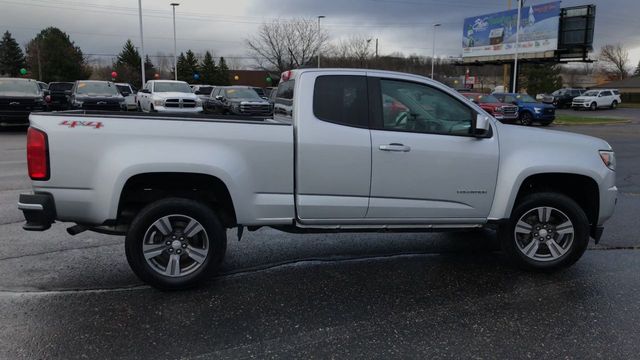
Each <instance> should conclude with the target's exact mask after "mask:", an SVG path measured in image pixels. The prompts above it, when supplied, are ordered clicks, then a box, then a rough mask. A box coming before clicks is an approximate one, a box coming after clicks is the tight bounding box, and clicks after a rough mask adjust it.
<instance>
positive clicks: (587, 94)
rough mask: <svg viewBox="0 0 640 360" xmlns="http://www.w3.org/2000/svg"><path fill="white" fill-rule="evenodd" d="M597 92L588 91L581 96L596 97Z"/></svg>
mask: <svg viewBox="0 0 640 360" xmlns="http://www.w3.org/2000/svg"><path fill="white" fill-rule="evenodd" d="M598 92H599V91H597V90H589V91H587V92H586V93H584V94H582V96H598Z"/></svg>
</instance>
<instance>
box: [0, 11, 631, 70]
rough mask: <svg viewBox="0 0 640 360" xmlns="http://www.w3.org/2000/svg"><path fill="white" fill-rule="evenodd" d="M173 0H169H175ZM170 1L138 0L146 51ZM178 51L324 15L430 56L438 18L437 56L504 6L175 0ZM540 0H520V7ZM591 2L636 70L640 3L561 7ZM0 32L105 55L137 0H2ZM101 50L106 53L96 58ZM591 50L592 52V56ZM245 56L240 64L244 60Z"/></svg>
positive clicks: (117, 45) (339, 29)
mask: <svg viewBox="0 0 640 360" xmlns="http://www.w3.org/2000/svg"><path fill="white" fill-rule="evenodd" d="M174 1H175V0H174ZM516 1H517V0H513V2H514V4H515V2H516ZM170 2H171V1H170V0H168V1H164V0H142V4H143V22H144V33H145V39H144V40H145V50H146V52H147V53H148V54H151V55H153V54H156V53H158V52H163V53H165V54H172V53H173V29H172V22H171V7H170V5H169V3H170ZM178 2H180V6H179V7H177V10H176V18H177V20H176V22H177V33H178V35H177V37H178V52H180V51H185V50H187V49H192V50H194V51H195V52H204V51H205V50H211V51H212V52H213V53H214V54H215V55H216V56H221V55H222V56H225V57H238V58H243V57H246V56H247V55H248V54H247V50H246V46H245V45H244V39H245V38H246V37H247V36H249V35H250V34H251V33H253V32H255V31H256V29H257V28H258V26H259V25H260V24H261V23H262V22H264V21H270V20H272V19H275V18H292V17H313V18H315V17H316V16H317V15H325V16H326V17H327V18H326V19H323V22H322V26H323V28H325V29H327V30H328V31H329V33H330V35H331V38H332V40H339V39H341V38H346V37H349V36H351V35H361V36H366V37H370V38H379V41H380V53H381V54H388V53H391V52H396V51H400V52H403V53H405V54H414V53H415V54H420V55H431V49H432V46H433V45H432V36H431V30H432V24H434V23H441V24H442V26H441V27H440V28H439V29H438V33H437V40H436V54H437V56H444V57H447V56H459V55H460V54H461V46H462V45H461V41H462V23H463V20H464V18H465V17H470V16H475V15H481V14H486V13H491V12H497V11H502V10H506V9H507V3H508V0H178ZM545 2H548V1H546V0H542V1H540V0H538V1H532V0H526V2H525V5H533V4H541V3H545ZM589 3H593V4H596V5H597V14H596V29H595V46H596V48H597V47H599V46H601V45H602V44H606V43H615V42H621V43H623V44H624V45H625V46H626V47H627V48H628V49H629V51H630V58H631V61H632V64H633V66H634V67H635V66H636V65H637V64H638V61H639V60H640V32H639V29H640V19H639V17H638V14H640V0H591V1H588V0H584V1H581V0H565V1H562V5H561V6H562V7H567V6H575V5H585V4H589ZM0 5H1V8H2V11H1V12H0V30H2V31H4V30H9V31H10V32H11V33H12V34H13V35H14V36H15V37H16V39H17V40H18V42H19V43H20V44H22V45H24V44H26V43H27V41H29V40H30V39H31V38H33V37H34V36H35V35H36V33H37V32H38V31H39V30H41V29H42V28H44V27H47V26H56V27H59V28H61V29H62V30H64V31H66V32H67V33H68V34H69V35H70V36H71V38H72V40H73V41H75V43H76V44H77V45H79V46H80V47H81V48H82V50H83V51H84V52H85V54H92V55H90V56H91V57H92V58H94V59H99V58H102V59H104V60H109V61H110V60H111V58H110V57H109V54H117V53H118V52H119V51H120V49H121V48H122V45H123V43H124V41H125V40H126V39H127V38H131V39H132V40H133V41H134V43H135V44H136V45H137V46H139V43H140V36H139V30H138V26H139V25H138V10H137V6H138V1H137V0H110V1H107V0H87V1H81V0H56V1H51V0H0ZM101 54H106V56H102V55H101ZM595 56H596V54H595V53H594V54H592V57H595ZM246 61H248V60H246V59H243V62H245V63H246Z"/></svg>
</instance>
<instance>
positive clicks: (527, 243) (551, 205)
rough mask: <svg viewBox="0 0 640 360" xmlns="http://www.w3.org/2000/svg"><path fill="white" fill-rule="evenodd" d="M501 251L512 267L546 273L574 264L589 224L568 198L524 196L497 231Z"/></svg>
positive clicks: (544, 194)
mask: <svg viewBox="0 0 640 360" xmlns="http://www.w3.org/2000/svg"><path fill="white" fill-rule="evenodd" d="M500 241H501V244H502V248H503V249H504V251H505V252H506V253H507V255H508V256H509V258H510V259H511V260H512V261H513V262H515V263H516V265H518V266H520V267H521V268H524V269H527V270H540V271H550V270H557V269H560V268H563V267H567V266H570V265H572V264H573V263H575V262H576V261H578V259H580V257H581V256H582V255H583V254H584V252H585V250H586V249H587V245H588V243H589V221H588V219H587V216H586V214H585V213H584V211H583V210H582V208H580V206H578V204H576V202H575V201H573V200H572V199H571V198H569V197H567V196H565V195H562V194H558V193H538V194H532V195H528V196H527V197H525V198H524V199H523V200H522V201H521V202H520V204H519V205H518V206H516V208H515V209H514V211H513V213H512V215H511V218H510V219H509V221H508V223H507V224H506V225H505V226H504V227H503V228H501V230H500Z"/></svg>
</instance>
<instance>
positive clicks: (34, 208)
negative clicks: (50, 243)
mask: <svg viewBox="0 0 640 360" xmlns="http://www.w3.org/2000/svg"><path fill="white" fill-rule="evenodd" d="M18 209H20V210H22V213H23V215H24V218H25V220H26V221H27V222H26V223H25V224H24V225H22V228H23V229H25V230H27V231H44V230H47V229H49V228H50V227H51V224H53V223H54V221H55V218H56V207H55V203H54V200H53V196H52V195H51V194H48V193H37V194H20V198H19V200H18Z"/></svg>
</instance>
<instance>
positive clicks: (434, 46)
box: [431, 24, 441, 80]
mask: <svg viewBox="0 0 640 360" xmlns="http://www.w3.org/2000/svg"><path fill="white" fill-rule="evenodd" d="M440 25H441V24H433V44H432V45H433V46H432V47H431V80H433V70H434V68H435V59H436V29H437V28H438V27H439V26H440Z"/></svg>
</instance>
